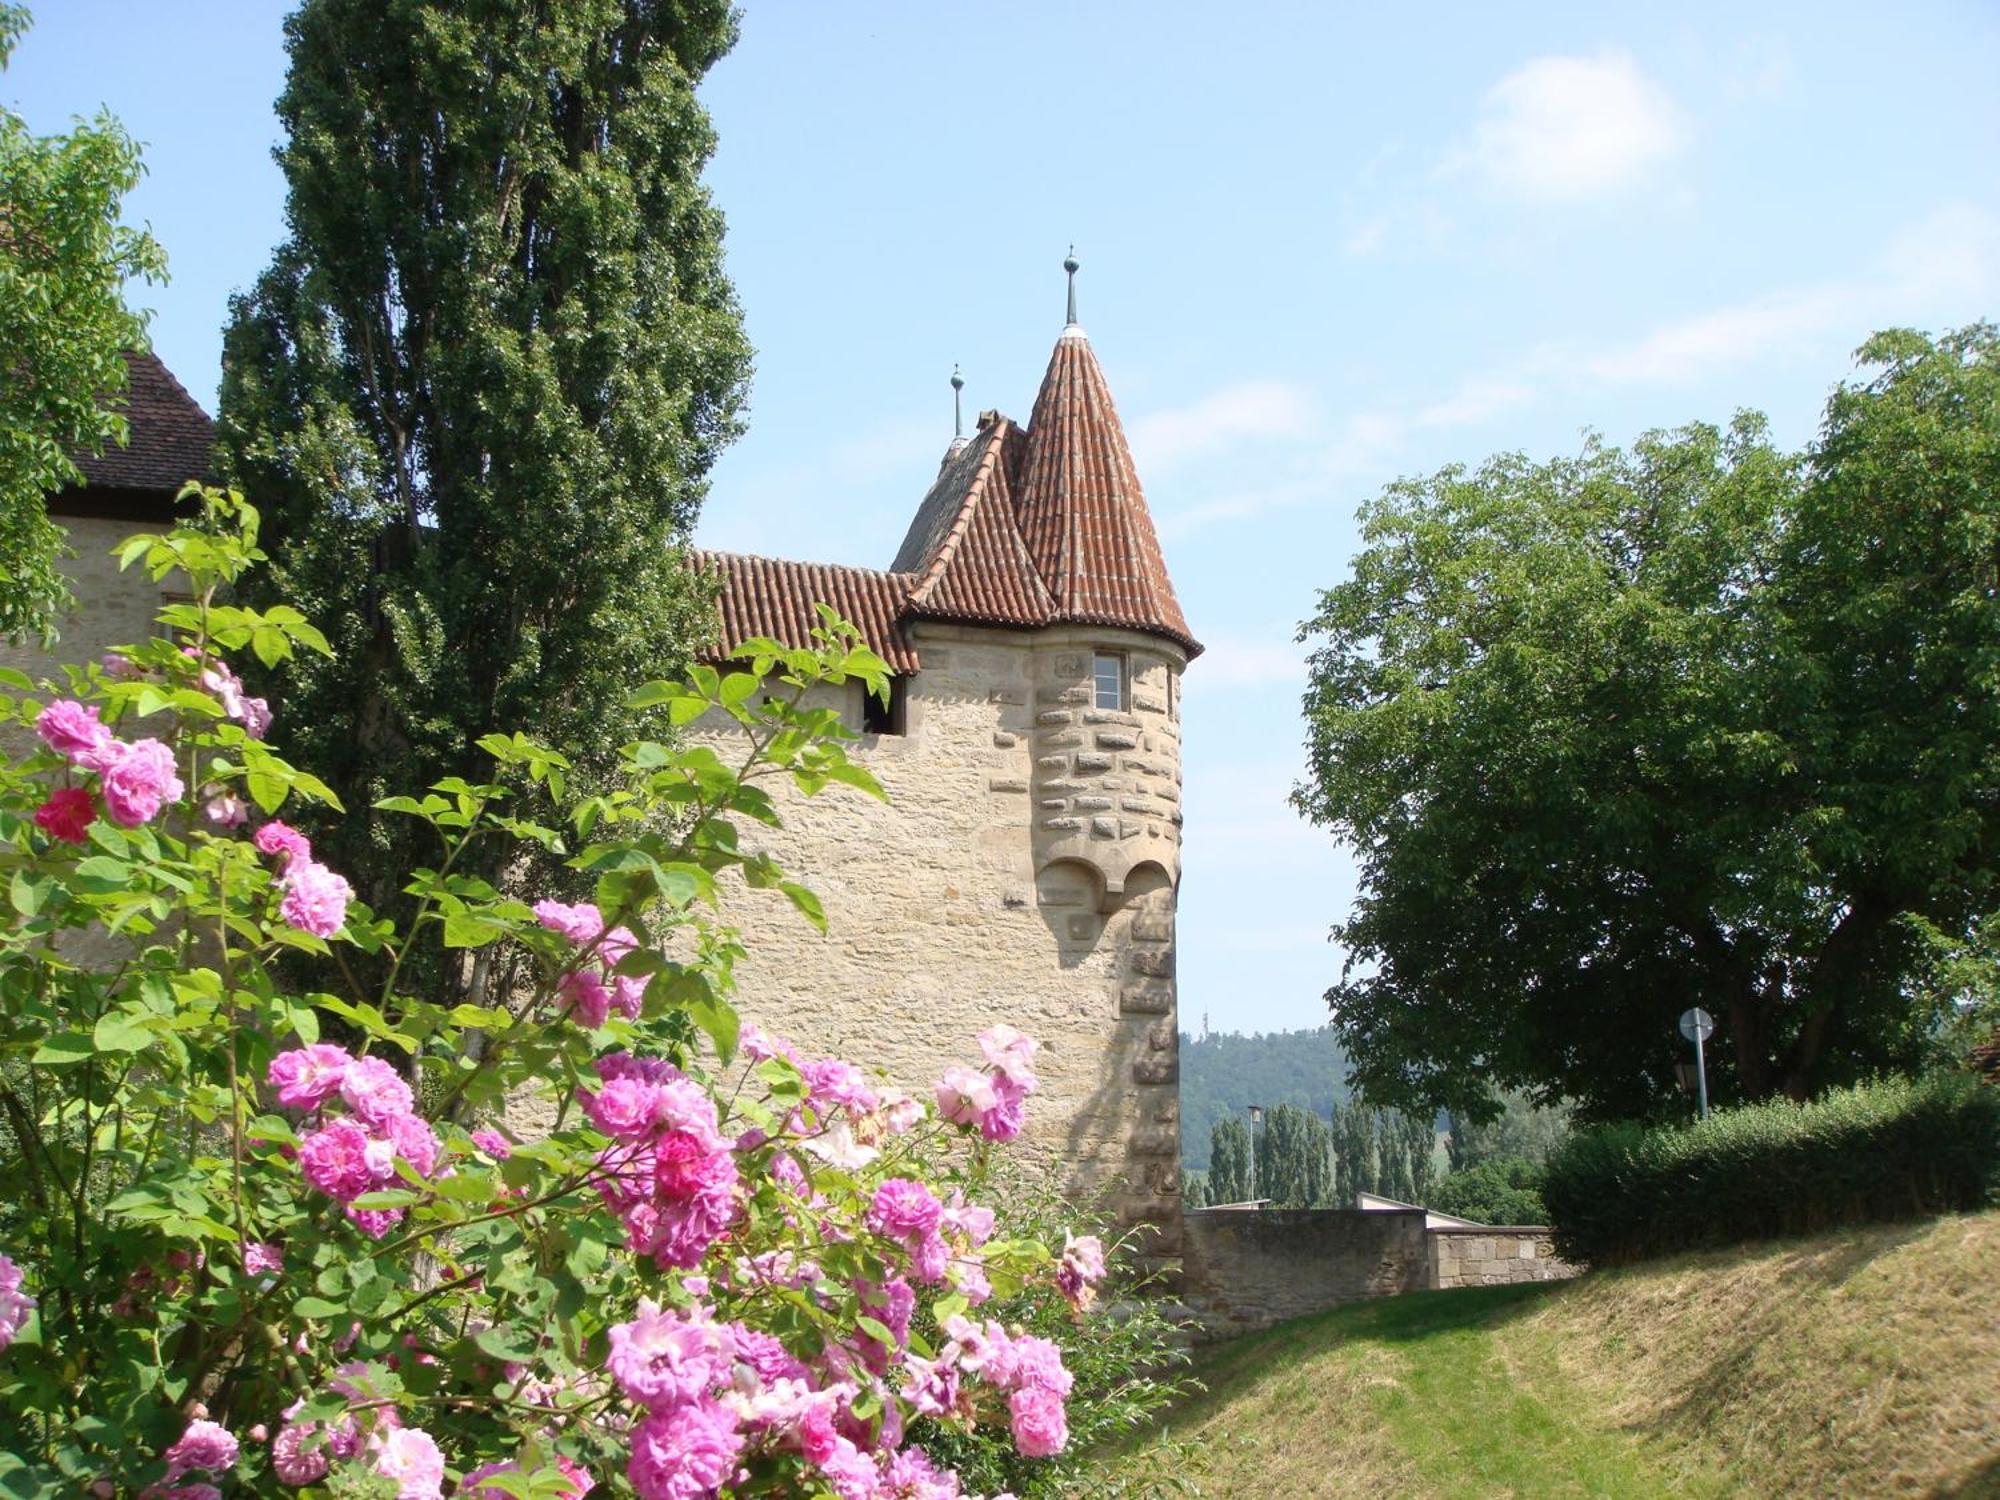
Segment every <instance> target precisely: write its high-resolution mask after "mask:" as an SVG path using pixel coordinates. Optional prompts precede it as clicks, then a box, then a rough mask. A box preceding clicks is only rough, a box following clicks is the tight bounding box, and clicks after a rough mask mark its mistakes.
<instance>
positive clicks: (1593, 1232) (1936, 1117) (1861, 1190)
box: [1542, 1074, 2000, 1265]
mask: <svg viewBox="0 0 2000 1500" xmlns="http://www.w3.org/2000/svg"><path fill="white" fill-rule="evenodd" d="M1996 1173H2000V1090H1994V1089H1989V1088H1983V1087H1981V1086H1980V1085H1979V1084H1977V1083H1975V1082H1974V1081H1973V1080H1972V1079H1970V1078H1968V1077H1966V1076H1964V1075H1962V1074H1938V1075H1935V1076H1933V1077H1930V1078H1926V1079H1923V1080H1921V1081H1911V1080H1908V1079H1884V1080H1880V1081H1878V1082H1875V1083H1869V1084H1862V1085H1859V1086H1857V1087H1854V1088H1849V1089H1838V1090H1834V1091H1832V1092H1829V1093H1827V1094H1825V1095H1824V1096H1822V1097H1821V1098H1819V1099H1817V1100H1815V1101H1813V1102H1812V1103H1809V1104H1795V1103H1792V1102H1791V1101H1789V1100H1777V1101H1773V1102H1770V1103H1765V1104H1752V1105H1745V1106H1743V1107H1741V1108H1738V1109H1728V1110H1718V1111H1717V1112H1715V1113H1714V1114H1712V1115H1711V1116H1709V1118H1708V1119H1707V1120H1704V1121H1701V1122H1700V1123H1698V1124H1693V1125H1683V1126H1677V1127H1658V1126H1643V1125H1637V1124H1621V1125H1608V1126H1603V1127H1600V1128H1598V1129H1595V1130H1588V1131H1580V1132H1578V1133H1577V1134H1575V1135H1572V1136H1571V1137H1570V1139H1569V1141H1568V1142H1567V1143H1566V1144H1565V1145H1564V1146H1563V1147H1562V1148H1561V1149H1560V1150H1559V1151H1558V1152H1557V1153H1556V1154H1555V1156H1554V1157H1552V1158H1551V1159H1550V1161H1549V1165H1548V1171H1547V1173H1546V1175H1545V1177H1544V1179H1543V1182H1542V1198H1543V1201H1544V1202H1545V1203H1546V1204H1547V1205H1548V1211H1549V1222H1550V1224H1551V1226H1552V1227H1553V1228H1554V1230H1555V1241H1556V1249H1557V1252H1558V1253H1559V1254H1560V1255H1561V1256H1562V1257H1563V1258H1564V1259H1565V1260H1568V1261H1571V1262H1572V1263H1578V1264H1588V1265H1611V1264H1617V1263H1619V1262H1624V1261H1632V1260H1641V1259H1644V1258H1646V1257H1648V1256H1654V1255H1664V1254H1667V1253H1669V1252H1672V1251H1676V1250H1684V1249H1690V1248H1694V1247H1697V1246H1703V1245H1723V1244H1732V1243H1735V1242H1738V1241H1742V1240H1751V1239H1763V1238H1768V1237H1770V1236H1774V1235H1790V1234H1807V1233H1811V1232H1813V1231H1816V1230H1821V1229H1826V1228H1831V1227H1833V1226H1835V1225H1840V1224H1866V1223H1873V1222H1877V1221H1880V1220H1889V1219H1904V1218H1917V1217H1921V1216H1924V1215H1927V1214H1937V1213H1949V1212H1954V1211H1963V1210H1970V1209H1976V1208H1980V1207H1983V1206H1984V1205H1986V1204H1987V1203H1988V1202H1990V1201H1991V1200H1992V1197H1993V1193H1994V1190H1995V1187H1996V1181H1997V1180H2000V1179H1997V1178H1996Z"/></svg>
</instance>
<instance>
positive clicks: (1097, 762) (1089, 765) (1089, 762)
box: [1076, 735, 1111, 773]
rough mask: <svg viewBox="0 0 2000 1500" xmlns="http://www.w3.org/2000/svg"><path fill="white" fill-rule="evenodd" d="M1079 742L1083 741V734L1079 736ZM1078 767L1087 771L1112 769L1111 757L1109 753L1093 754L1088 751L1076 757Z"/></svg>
mask: <svg viewBox="0 0 2000 1500" xmlns="http://www.w3.org/2000/svg"><path fill="white" fill-rule="evenodd" d="M1077 743H1078V744H1082V743H1083V737H1082V736H1081V735H1078V736H1077ZM1076 768H1077V770H1079V771H1082V772H1086V773H1088V772H1091V771H1108V770H1110V769H1111V757H1110V756H1108V755H1092V754H1090V753H1088V752H1087V751H1086V752H1085V753H1084V754H1082V755H1079V756H1078V757H1077V758H1076Z"/></svg>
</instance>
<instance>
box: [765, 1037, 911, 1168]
mask: <svg viewBox="0 0 2000 1500" xmlns="http://www.w3.org/2000/svg"><path fill="white" fill-rule="evenodd" d="M739 1042H740V1045H741V1046H742V1049H743V1055H744V1056H745V1057H747V1058H748V1059H749V1060H750V1061H752V1062H766V1061H768V1060H770V1059H772V1058H781V1059H783V1060H784V1061H785V1062H788V1063H790V1064H791V1065H792V1066H793V1067H795V1068H797V1069H798V1071H799V1080H800V1082H802V1083H803V1084H804V1085H805V1087H806V1097H805V1098H804V1100H803V1101H801V1102H800V1103H799V1104H798V1105H797V1107H795V1108H794V1109H793V1110H792V1112H791V1113H790V1115H788V1116H787V1117H786V1120H785V1124H784V1130H785V1132H786V1133H787V1134H789V1135H794V1136H797V1137H799V1139H800V1142H801V1144H802V1145H803V1146H804V1147H805V1149H806V1150H807V1151H809V1152H810V1153H812V1155H814V1156H815V1157H817V1158H818V1159H819V1160H821V1161H823V1162H825V1163H827V1164H828V1165H829V1166H833V1167H838V1168H839V1169H840V1170H841V1171H843V1172H858V1171H860V1170H861V1169H862V1168H863V1167H865V1166H867V1165H868V1164H869V1163H870V1162H872V1161H873V1160H875V1158H876V1157H877V1156H879V1155H881V1149H880V1146H881V1142H882V1140H883V1139H884V1138H885V1137H887V1136H892V1135H905V1134H907V1133H908V1132H909V1131H911V1130H914V1129H915V1128H916V1126H917V1124H918V1122H920V1121H921V1120H922V1119H923V1117H924V1107H923V1105H922V1104H920V1103H919V1102H918V1101H917V1100H915V1099H913V1098H911V1097H910V1096H909V1095H908V1094H905V1093H904V1092H902V1091H901V1090H900V1089H894V1088H880V1089H877V1088H871V1087H870V1086H869V1084H868V1082H867V1080H866V1079H865V1078H864V1077H863V1076H862V1072H861V1070H860V1069H859V1068H857V1067H856V1066H855V1065H854V1064H853V1063H851V1062H846V1061H843V1060H842V1059H840V1058H837V1057H823V1058H820V1059H819V1060H818V1061H815V1062H809V1061H807V1060H806V1059H805V1058H804V1057H802V1056H801V1055H800V1054H799V1052H798V1050H797V1049H796V1048H795V1047H793V1046H792V1044H791V1043H789V1042H787V1041H784V1040H783V1039H781V1038H778V1037H773V1036H769V1035H767V1034H766V1033H765V1032H764V1031H763V1030H762V1029H761V1028H759V1027H757V1026H755V1025H746V1026H745V1027H744V1028H743V1030H742V1034H741V1036H740V1038H739ZM786 1165H787V1166H791V1165H794V1164H793V1163H791V1162H789V1161H787V1162H786Z"/></svg>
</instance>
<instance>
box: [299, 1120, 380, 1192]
mask: <svg viewBox="0 0 2000 1500" xmlns="http://www.w3.org/2000/svg"><path fill="white" fill-rule="evenodd" d="M370 1144H371V1142H370V1139H369V1136H368V1132H367V1131H365V1130H363V1129H362V1128H361V1127H360V1126H359V1125H357V1124H355V1123H354V1121H352V1120H333V1121H329V1122H328V1123H327V1124H325V1125H323V1126H321V1127H320V1128H319V1129H318V1130H315V1131H313V1132H312V1133H311V1134H310V1135H308V1136H307V1137H306V1138H305V1139H304V1140H302V1141H300V1142H299V1170H300V1171H301V1172H302V1173H303V1174H304V1175H305V1179H306V1181H307V1182H308V1183H310V1184H312V1186H313V1187H315V1188H317V1189H318V1190H319V1191H320V1192H322V1193H325V1194H326V1195H327V1197H329V1198H333V1199H335V1200H337V1201H339V1202H341V1203H349V1202H352V1201H353V1200H354V1199H356V1198H359V1197H360V1196H361V1195H362V1194H363V1193H365V1192H367V1191H368V1190H369V1189H370V1188H373V1187H378V1186H380V1185H381V1183H382V1182H383V1181H384V1180H385V1178H386V1176H387V1175H388V1173H387V1172H385V1171H383V1167H384V1165H385V1164H384V1163H382V1162H381V1161H380V1160H379V1157H378V1156H374V1155H371V1153H370V1152H369V1149H368V1148H369V1146H370ZM386 1165H387V1166H388V1167H389V1168H390V1170H393V1166H394V1163H393V1160H392V1161H391V1162H390V1163H387V1164H386Z"/></svg>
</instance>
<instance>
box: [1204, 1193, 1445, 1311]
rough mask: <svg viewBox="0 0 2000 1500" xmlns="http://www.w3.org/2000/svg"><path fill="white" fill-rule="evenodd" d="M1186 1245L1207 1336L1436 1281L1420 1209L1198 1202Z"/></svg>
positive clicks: (1418, 1287) (1388, 1294)
mask: <svg viewBox="0 0 2000 1500" xmlns="http://www.w3.org/2000/svg"><path fill="white" fill-rule="evenodd" d="M1181 1247H1182V1257H1181V1265H1182V1270H1181V1298H1182V1301H1183V1302H1184V1303H1185V1304H1186V1306H1187V1308H1188V1310H1189V1312H1190V1313H1192V1314H1193V1316H1194V1319H1195V1326H1196V1332H1197V1335H1198V1336H1200V1337H1204V1338H1210V1339H1215V1338H1227V1337H1229V1336H1231V1335H1233V1334H1238V1333H1249V1332H1251V1331H1252V1330H1254V1329H1258V1328H1265V1327H1268V1326H1269V1325H1271V1324H1272V1323H1277V1322H1281V1321H1283V1320H1284V1319H1286V1318H1298V1317H1304V1316H1305V1315H1306V1314H1307V1313H1316V1312H1325V1311H1326V1310H1327V1309H1328V1308H1331V1307H1338V1306H1340V1305H1341V1304H1342V1303H1345V1302H1358V1301H1360V1300H1362V1299H1363V1298H1367V1297H1388V1296H1393V1295H1395V1294H1396V1293H1399V1292H1416V1291H1422V1290H1424V1288H1426V1287H1427V1286H1428V1285H1429V1284H1430V1251H1429V1247H1428V1245H1427V1244H1426V1236H1425V1231H1424V1215H1423V1211H1422V1210H1421V1209H1412V1210H1410V1211H1408V1212H1403V1211H1401V1210H1391V1211H1382V1212H1377V1211H1372V1210H1362V1209H1354V1208H1309V1209H1226V1208H1204V1209H1195V1210H1191V1211H1190V1212H1189V1213H1187V1214H1186V1215H1185V1217H1184V1219H1183V1224H1182V1239H1181Z"/></svg>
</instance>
